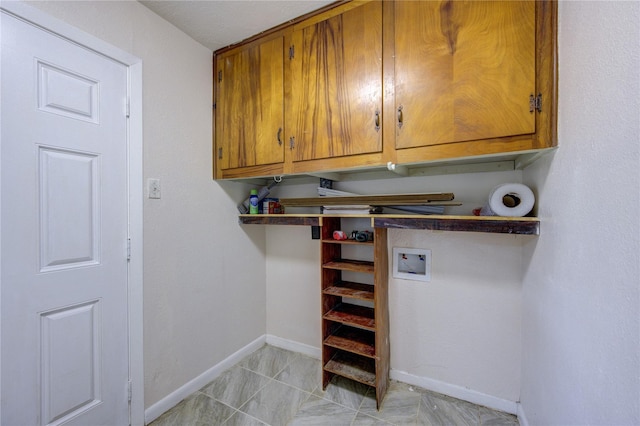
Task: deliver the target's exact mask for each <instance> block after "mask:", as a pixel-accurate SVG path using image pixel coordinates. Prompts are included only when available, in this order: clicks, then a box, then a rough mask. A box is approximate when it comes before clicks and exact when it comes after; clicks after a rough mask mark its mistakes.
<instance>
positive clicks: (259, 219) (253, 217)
mask: <svg viewBox="0 0 640 426" xmlns="http://www.w3.org/2000/svg"><path fill="white" fill-rule="evenodd" d="M239 222H240V223H241V224H243V225H307V226H319V225H320V216H318V215H289V214H287V215H285V214H241V215H240V216H239Z"/></svg>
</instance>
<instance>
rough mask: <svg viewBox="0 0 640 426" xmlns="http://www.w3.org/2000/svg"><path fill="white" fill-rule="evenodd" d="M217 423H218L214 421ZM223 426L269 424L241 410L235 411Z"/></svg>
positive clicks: (262, 425) (261, 425) (259, 425)
mask: <svg viewBox="0 0 640 426" xmlns="http://www.w3.org/2000/svg"><path fill="white" fill-rule="evenodd" d="M215 424H218V423H215ZM223 425H224V426H269V425H267V424H266V423H262V422H261V421H260V420H258V419H254V418H253V417H251V416H249V415H247V414H245V413H243V412H242V411H238V412H236V414H234V415H233V416H231V418H229V420H227V421H226V422H224V423H223Z"/></svg>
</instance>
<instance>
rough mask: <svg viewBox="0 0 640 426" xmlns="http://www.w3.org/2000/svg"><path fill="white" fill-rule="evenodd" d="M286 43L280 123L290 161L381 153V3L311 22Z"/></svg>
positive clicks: (295, 32)
mask: <svg viewBox="0 0 640 426" xmlns="http://www.w3.org/2000/svg"><path fill="white" fill-rule="evenodd" d="M291 40H292V43H291V44H292V49H293V51H292V53H293V57H292V58H291V59H290V60H289V67H290V73H289V76H290V81H289V82H288V83H289V84H290V90H288V93H289V94H290V98H289V99H288V108H287V119H286V120H287V124H286V125H287V136H288V137H289V138H291V137H293V138H294V139H293V140H291V142H292V160H293V161H302V160H313V159H321V158H330V157H342V156H347V155H354V154H364V153H372V152H379V151H381V150H382V134H381V131H380V126H381V115H380V114H381V111H382V4H381V2H379V1H373V2H369V3H365V4H363V5H361V6H358V7H355V8H352V9H350V10H347V11H345V12H344V13H341V14H339V15H337V16H332V17H330V18H328V19H325V20H322V21H320V22H312V23H311V25H309V26H306V27H303V28H300V29H298V30H296V31H294V33H293V34H292V36H291ZM287 142H288V141H287Z"/></svg>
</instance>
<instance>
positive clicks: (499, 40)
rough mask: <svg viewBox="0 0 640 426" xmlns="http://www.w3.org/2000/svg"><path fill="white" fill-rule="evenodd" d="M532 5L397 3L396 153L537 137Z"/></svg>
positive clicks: (452, 2)
mask: <svg viewBox="0 0 640 426" xmlns="http://www.w3.org/2000/svg"><path fill="white" fill-rule="evenodd" d="M534 3H535V2H533V1H397V2H396V3H395V100H396V101H395V106H396V111H394V113H395V114H397V122H396V148H410V147H417V146H427V145H437V144H445V143H451V142H461V141H472V140H477V139H490V138H497V137H503V136H512V135H522V134H530V133H534V132H535V115H534V114H533V113H531V112H530V110H529V96H530V95H531V94H534V93H535V66H536V62H535V54H536V52H535V32H536V31H535V4H534Z"/></svg>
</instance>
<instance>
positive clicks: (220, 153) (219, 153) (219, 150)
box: [218, 148, 222, 160]
mask: <svg viewBox="0 0 640 426" xmlns="http://www.w3.org/2000/svg"><path fill="white" fill-rule="evenodd" d="M218 160H222V148H218Z"/></svg>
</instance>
